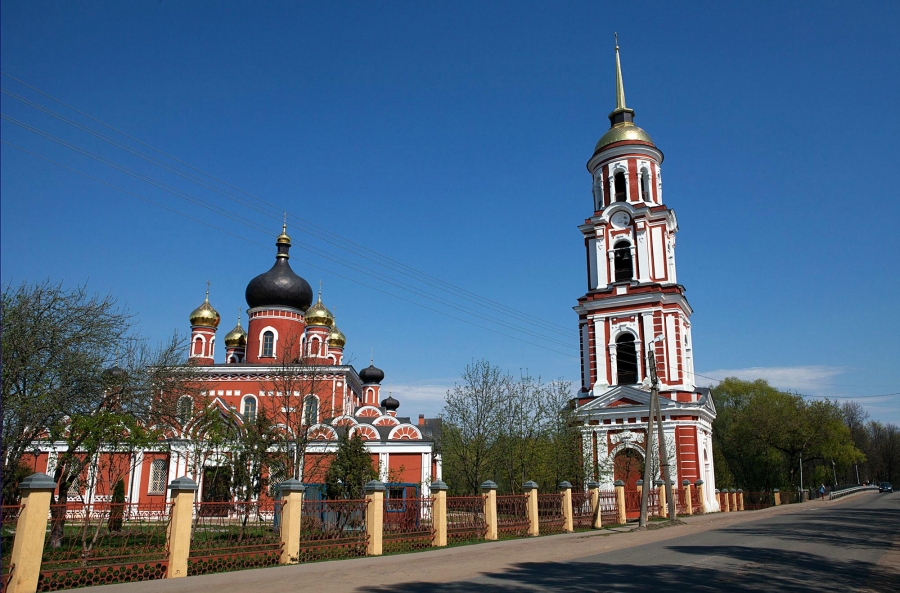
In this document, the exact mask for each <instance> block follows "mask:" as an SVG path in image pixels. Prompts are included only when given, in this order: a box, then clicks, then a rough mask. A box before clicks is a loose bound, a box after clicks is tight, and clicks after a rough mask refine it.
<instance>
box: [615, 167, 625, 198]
mask: <svg viewBox="0 0 900 593" xmlns="http://www.w3.org/2000/svg"><path fill="white" fill-rule="evenodd" d="M627 184H628V180H627V179H626V178H625V172H624V171H618V172H616V174H615V175H613V185H614V186H615V194H616V202H627V201H628V187H627Z"/></svg>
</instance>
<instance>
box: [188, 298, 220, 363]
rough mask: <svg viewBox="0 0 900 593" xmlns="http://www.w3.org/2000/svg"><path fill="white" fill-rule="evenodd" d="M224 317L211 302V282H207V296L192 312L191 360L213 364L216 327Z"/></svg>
mask: <svg viewBox="0 0 900 593" xmlns="http://www.w3.org/2000/svg"><path fill="white" fill-rule="evenodd" d="M221 320H222V318H221V317H220V316H219V312H218V311H216V310H215V309H214V308H213V306H212V305H210V304H209V282H207V283H206V298H205V299H204V301H203V303H202V304H201V305H200V306H199V307H197V308H196V309H194V310H193V311H192V312H191V316H190V322H191V354H190V358H191V360H193V361H195V362H197V363H198V364H212V363H213V358H214V357H215V354H216V328H217V327H219V322H220V321H221Z"/></svg>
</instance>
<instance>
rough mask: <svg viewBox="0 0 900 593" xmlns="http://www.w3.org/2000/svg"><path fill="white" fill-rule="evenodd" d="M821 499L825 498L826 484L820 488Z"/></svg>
mask: <svg viewBox="0 0 900 593" xmlns="http://www.w3.org/2000/svg"><path fill="white" fill-rule="evenodd" d="M819 498H825V484H822V485H821V486H819Z"/></svg>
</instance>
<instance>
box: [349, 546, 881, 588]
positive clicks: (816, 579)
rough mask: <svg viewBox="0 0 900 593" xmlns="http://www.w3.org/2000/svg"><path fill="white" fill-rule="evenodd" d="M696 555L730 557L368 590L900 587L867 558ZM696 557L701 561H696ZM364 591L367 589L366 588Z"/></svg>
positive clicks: (714, 551)
mask: <svg viewBox="0 0 900 593" xmlns="http://www.w3.org/2000/svg"><path fill="white" fill-rule="evenodd" d="M670 549H672V550H673V551H677V552H681V553H683V554H689V555H692V556H703V557H710V556H711V555H713V556H714V557H715V559H716V560H718V561H721V560H722V559H728V560H731V561H734V562H728V566H725V567H722V568H708V567H703V565H702V564H699V563H698V564H694V565H691V564H690V563H687V564H688V565H686V566H684V565H679V566H671V565H657V566H639V565H634V564H603V563H600V562H583V561H577V562H569V563H558V562H547V563H525V564H519V565H516V566H515V567H514V568H512V569H510V570H508V571H504V572H497V573H483V574H482V575H481V576H480V577H479V578H477V579H475V580H472V581H462V582H456V583H428V582H421V581H420V582H409V583H400V584H396V585H391V586H387V587H365V588H364V590H366V591H375V592H388V591H391V592H393V591H404V592H422V593H424V592H426V591H427V592H428V593H434V591H442V592H443V591H446V592H449V593H464V592H470V591H471V592H474V591H500V592H504V591H510V592H512V591H523V590H530V589H531V590H544V591H588V590H590V591H597V590H611V591H647V590H654V591H679V592H681V593H683V592H684V591H700V592H707V591H708V592H714V591H715V592H718V591H775V590H777V591H779V593H785V592H791V591H804V592H806V591H811V590H829V591H854V590H857V589H868V590H872V591H889V590H896V587H897V585H898V582H897V579H898V576H897V573H892V572H889V571H887V570H882V569H881V568H880V567H873V566H872V565H871V564H866V563H863V562H855V561H847V562H835V561H833V560H830V561H825V559H823V558H822V557H820V556H816V555H812V554H805V553H800V552H785V551H779V550H763V549H759V548H745V547H740V546H731V547H725V548H720V547H717V548H708V547H702V546H698V547H677V546H676V547H673V548H670ZM695 562H696V561H695ZM360 590H363V588H361V589H360Z"/></svg>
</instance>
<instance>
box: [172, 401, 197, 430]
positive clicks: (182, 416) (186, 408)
mask: <svg viewBox="0 0 900 593" xmlns="http://www.w3.org/2000/svg"><path fill="white" fill-rule="evenodd" d="M175 413H176V417H177V419H178V422H179V424H181V425H182V426H184V425H185V424H187V423H188V420H190V419H191V418H192V417H193V416H194V400H192V399H191V397H190V396H189V395H182V396H181V397H180V398H178V409H177V410H176V411H175Z"/></svg>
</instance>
